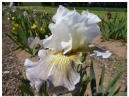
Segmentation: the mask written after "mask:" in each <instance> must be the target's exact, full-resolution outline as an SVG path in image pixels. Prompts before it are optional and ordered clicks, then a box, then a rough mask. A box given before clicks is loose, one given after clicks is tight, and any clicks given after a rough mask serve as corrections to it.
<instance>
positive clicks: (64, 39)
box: [43, 6, 101, 54]
mask: <svg viewBox="0 0 129 97" xmlns="http://www.w3.org/2000/svg"><path fill="white" fill-rule="evenodd" d="M100 21H101V20H100V18H99V17H98V16H97V15H94V14H92V13H89V12H86V11H83V12H82V14H79V13H78V12H76V10H72V11H70V10H68V9H66V8H65V7H63V6H59V8H58V10H57V13H56V14H55V15H54V16H53V22H55V23H51V24H50V25H49V28H50V30H51V32H52V35H51V36H52V37H51V40H50V39H45V42H44V43H43V44H44V47H45V48H49V49H52V50H57V51H64V54H67V53H69V52H71V51H75V50H76V51H77V49H85V48H87V45H88V44H89V43H90V42H91V41H92V40H93V39H94V38H95V37H96V36H97V35H98V33H99V32H100V29H99V26H98V25H97V23H98V22H100Z"/></svg>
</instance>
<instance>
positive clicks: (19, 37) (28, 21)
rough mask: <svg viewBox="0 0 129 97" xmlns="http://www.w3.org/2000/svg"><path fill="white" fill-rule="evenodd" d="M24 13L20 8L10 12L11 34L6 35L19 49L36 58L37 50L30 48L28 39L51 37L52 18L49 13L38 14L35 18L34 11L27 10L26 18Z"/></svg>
mask: <svg viewBox="0 0 129 97" xmlns="http://www.w3.org/2000/svg"><path fill="white" fill-rule="evenodd" d="M24 11H25V10H24V9H22V10H21V9H18V8H17V9H16V12H12V11H11V10H10V11H9V12H10V15H9V16H8V17H9V18H10V21H9V22H10V33H6V35H7V36H8V37H9V38H10V39H12V40H13V41H14V42H15V43H16V44H17V45H18V48H17V49H19V48H21V49H24V50H25V51H27V52H28V53H30V54H31V55H32V56H34V55H35V54H36V53H37V49H36V48H30V46H29V43H28V38H30V37H31V38H35V37H39V39H41V40H42V39H44V38H45V35H50V30H49V28H48V25H49V22H50V17H49V15H48V13H47V12H42V13H37V14H36V16H35V14H34V13H33V11H32V10H26V12H27V13H28V15H26V16H24ZM33 25H35V27H34V26H33Z"/></svg>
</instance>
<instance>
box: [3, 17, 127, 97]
mask: <svg viewBox="0 0 129 97" xmlns="http://www.w3.org/2000/svg"><path fill="white" fill-rule="evenodd" d="M2 20H3V22H2V95H3V96H20V95H21V92H20V90H19V89H18V86H20V84H21V82H20V81H18V80H17V79H16V78H15V77H14V75H17V76H20V77H23V73H22V72H24V61H25V59H26V58H29V59H31V60H37V57H36V58H31V56H30V55H29V54H28V53H26V52H25V51H23V50H17V51H13V49H14V48H16V45H15V44H14V43H13V42H12V41H11V40H10V39H9V38H8V37H7V36H5V35H4V33H5V32H8V33H9V29H8V21H7V18H5V17H3V18H2ZM93 43H94V44H95V45H96V46H97V47H99V48H102V49H106V50H110V51H111V52H112V53H113V54H112V56H111V57H110V58H109V59H102V58H100V57H95V56H90V55H88V56H87V57H86V65H89V64H90V62H91V60H93V62H94V65H93V66H94V71H95V74H96V78H97V83H98V82H99V78H100V73H101V70H102V66H103V65H105V66H106V74H105V79H104V88H106V87H107V84H108V82H109V81H110V80H111V79H112V78H114V76H115V75H116V74H117V72H118V70H119V68H120V64H121V62H122V60H124V61H125V64H123V65H122V66H123V67H127V45H126V44H123V43H121V42H120V41H118V40H117V41H116V40H110V41H107V42H102V40H101V35H99V36H98V37H96V38H95V39H94V40H93ZM124 58H125V59H124ZM114 61H116V64H115V67H114V68H115V69H114V70H113V73H112V74H111V73H110V72H111V70H112V63H113V62H114ZM87 73H88V75H89V68H87ZM125 86H127V73H125V74H124V75H123V76H122V77H121V78H120V79H119V82H118V85H117V87H121V91H122V90H123V89H124V88H125ZM86 95H91V91H90V86H89V85H88V87H87V90H86Z"/></svg>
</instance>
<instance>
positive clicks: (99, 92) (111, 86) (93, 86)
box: [90, 62, 127, 96]
mask: <svg viewBox="0 0 129 97" xmlns="http://www.w3.org/2000/svg"><path fill="white" fill-rule="evenodd" d="M126 71H127V68H121V69H120V70H119V72H118V73H117V75H116V76H115V77H114V79H113V80H111V81H110V82H109V83H108V86H107V88H106V89H105V90H103V82H104V73H105V66H103V69H102V72H101V77H100V80H99V85H98V90H96V88H97V87H96V78H95V73H94V69H93V62H91V64H90V86H91V91H92V95H93V96H114V95H116V94H117V95H119V96H120V95H121V96H124V95H127V90H126V89H125V91H124V92H123V93H120V91H119V90H117V91H115V89H116V85H117V81H118V79H119V78H120V77H121V75H122V74H123V73H124V72H126Z"/></svg>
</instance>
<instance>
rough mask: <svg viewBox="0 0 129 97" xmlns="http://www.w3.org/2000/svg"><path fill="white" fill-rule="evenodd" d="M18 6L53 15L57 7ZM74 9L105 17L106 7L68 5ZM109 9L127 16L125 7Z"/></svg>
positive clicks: (113, 13) (113, 12) (121, 15)
mask: <svg viewBox="0 0 129 97" xmlns="http://www.w3.org/2000/svg"><path fill="white" fill-rule="evenodd" d="M19 8H23V9H34V8H36V9H37V11H38V12H43V11H47V12H48V14H50V15H51V16H53V15H54V14H55V13H56V11H57V8H58V7H52V6H49V7H48V6H19ZM74 8H75V9H76V10H77V11H78V12H79V13H81V12H82V11H83V10H86V11H87V10H88V11H89V12H92V13H94V14H96V15H98V16H100V17H106V14H107V13H106V8H103V7H68V9H70V10H72V9H74ZM109 11H111V13H112V15H115V14H116V13H118V15H119V17H120V18H121V17H125V18H126V17H127V9H126V8H109Z"/></svg>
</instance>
